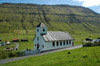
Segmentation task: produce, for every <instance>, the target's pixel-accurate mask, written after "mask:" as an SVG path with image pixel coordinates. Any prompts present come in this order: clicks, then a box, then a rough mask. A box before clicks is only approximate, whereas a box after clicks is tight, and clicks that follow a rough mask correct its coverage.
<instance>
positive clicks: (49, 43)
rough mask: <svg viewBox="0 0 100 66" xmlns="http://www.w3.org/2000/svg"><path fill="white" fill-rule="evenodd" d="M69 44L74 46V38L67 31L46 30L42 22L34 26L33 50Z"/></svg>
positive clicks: (62, 46) (55, 47)
mask: <svg viewBox="0 0 100 66" xmlns="http://www.w3.org/2000/svg"><path fill="white" fill-rule="evenodd" d="M71 46H74V39H73V38H72V36H71V35H70V34H69V33H68V32H62V31H47V26H46V25H44V24H43V23H40V24H39V25H38V26H37V27H36V35H35V38H34V50H39V51H46V50H53V49H59V48H65V47H71Z"/></svg>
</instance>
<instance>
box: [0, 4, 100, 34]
mask: <svg viewBox="0 0 100 66" xmlns="http://www.w3.org/2000/svg"><path fill="white" fill-rule="evenodd" d="M40 22H43V23H45V24H46V25H47V26H48V29H49V30H60V31H68V32H70V33H73V34H80V33H99V32H100V30H99V28H100V15H99V14H97V13H95V12H93V11H92V10H90V9H88V8H84V7H80V6H69V5H37V4H11V3H4V4H1V5H0V32H13V31H14V30H26V31H28V30H34V29H35V26H36V25H37V24H39V23H40Z"/></svg>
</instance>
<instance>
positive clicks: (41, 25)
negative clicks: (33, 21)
mask: <svg viewBox="0 0 100 66" xmlns="http://www.w3.org/2000/svg"><path fill="white" fill-rule="evenodd" d="M36 27H46V25H45V24H43V23H40V24H39V25H37V26H36Z"/></svg>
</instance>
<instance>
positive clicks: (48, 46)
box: [41, 40, 73, 51]
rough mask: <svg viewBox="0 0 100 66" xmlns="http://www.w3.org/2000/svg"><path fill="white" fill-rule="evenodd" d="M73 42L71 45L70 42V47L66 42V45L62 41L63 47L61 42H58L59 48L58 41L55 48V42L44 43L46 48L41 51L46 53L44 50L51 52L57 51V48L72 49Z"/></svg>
mask: <svg viewBox="0 0 100 66" xmlns="http://www.w3.org/2000/svg"><path fill="white" fill-rule="evenodd" d="M72 42H73V41H72V40H71V44H69V41H68V45H67V44H66V42H65V45H64V44H63V41H62V46H61V45H60V41H58V46H56V41H55V46H53V45H52V44H53V42H46V43H44V48H43V49H41V51H44V50H51V49H57V48H64V47H70V46H72Z"/></svg>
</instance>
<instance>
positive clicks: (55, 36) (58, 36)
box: [43, 31, 74, 41]
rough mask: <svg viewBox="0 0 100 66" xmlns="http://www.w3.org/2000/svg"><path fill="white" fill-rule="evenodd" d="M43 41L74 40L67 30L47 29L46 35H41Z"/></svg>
mask: <svg viewBox="0 0 100 66" xmlns="http://www.w3.org/2000/svg"><path fill="white" fill-rule="evenodd" d="M43 38H44V40H45V41H63V40H74V39H73V38H72V36H71V35H70V34H69V33H68V32H61V31H57V32H56V31H48V32H47V34H46V35H43Z"/></svg>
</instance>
